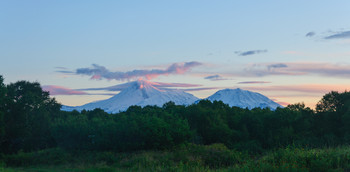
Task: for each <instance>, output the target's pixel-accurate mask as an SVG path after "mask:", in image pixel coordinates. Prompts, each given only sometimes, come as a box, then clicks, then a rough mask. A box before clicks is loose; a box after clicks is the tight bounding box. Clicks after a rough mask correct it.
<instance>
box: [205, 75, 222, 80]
mask: <svg viewBox="0 0 350 172" xmlns="http://www.w3.org/2000/svg"><path fill="white" fill-rule="evenodd" d="M204 79H208V80H211V81H221V80H227V79H226V78H224V77H222V76H220V75H210V76H207V77H204Z"/></svg>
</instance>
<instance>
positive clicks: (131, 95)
mask: <svg viewBox="0 0 350 172" xmlns="http://www.w3.org/2000/svg"><path fill="white" fill-rule="evenodd" d="M156 84H157V83H153V82H150V81H145V80H137V81H133V82H128V83H125V84H123V86H125V88H123V89H122V90H121V91H120V92H119V93H118V94H116V95H114V96H113V97H111V98H109V99H106V100H100V101H95V102H91V103H87V104H84V105H82V106H75V107H71V106H63V107H62V108H61V109H62V110H64V111H72V110H78V111H81V110H83V109H85V110H93V109H95V108H101V109H103V110H104V111H106V112H108V113H118V112H120V111H125V110H127V109H128V108H129V107H130V106H132V105H137V106H141V107H144V106H147V105H156V106H159V107H161V106H163V104H165V103H167V102H170V101H172V102H174V103H175V104H176V105H190V104H193V103H197V102H198V101H200V100H201V99H199V98H197V97H195V96H194V95H192V94H190V93H186V92H184V91H182V90H177V89H166V88H157V87H155V86H156ZM205 99H206V100H210V101H215V100H217V101H220V100H221V101H222V102H223V103H225V104H228V105H229V106H237V107H241V108H248V109H252V108H255V107H260V108H270V109H272V110H275V109H276V108H277V107H282V106H281V105H279V104H278V103H276V102H274V101H272V100H271V99H269V98H268V97H266V96H264V95H262V94H260V93H256V92H252V91H248V90H243V89H240V88H237V89H229V88H226V89H222V90H219V91H217V92H215V93H214V94H212V95H211V96H209V97H207V98H205Z"/></svg>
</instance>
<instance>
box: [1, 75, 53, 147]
mask: <svg viewBox="0 0 350 172" xmlns="http://www.w3.org/2000/svg"><path fill="white" fill-rule="evenodd" d="M6 99H7V104H6V107H5V108H6V113H5V118H4V119H5V123H6V125H5V142H6V145H7V146H8V147H7V148H6V150H8V151H10V152H11V151H17V150H19V149H23V150H32V149H40V148H45V147H48V146H49V144H50V143H49V142H50V140H52V139H51V138H50V130H49V126H50V119H51V115H53V114H54V113H58V112H59V110H60V105H59V104H58V103H57V102H56V101H55V99H53V98H50V97H49V93H48V92H46V91H43V90H42V88H41V87H40V84H39V83H37V82H34V83H31V82H27V81H18V82H16V83H11V84H9V85H7V95H6Z"/></svg>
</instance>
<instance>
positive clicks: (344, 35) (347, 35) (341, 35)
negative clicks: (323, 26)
mask: <svg viewBox="0 0 350 172" xmlns="http://www.w3.org/2000/svg"><path fill="white" fill-rule="evenodd" d="M348 38H350V31H342V32H338V33H336V34H332V35H329V36H326V37H324V39H348Z"/></svg>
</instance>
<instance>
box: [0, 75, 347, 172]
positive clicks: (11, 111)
mask: <svg viewBox="0 0 350 172" xmlns="http://www.w3.org/2000/svg"><path fill="white" fill-rule="evenodd" d="M60 108H61V105H60V104H59V103H57V101H56V100H55V99H54V98H51V97H50V94H49V92H46V91H43V90H42V88H41V86H40V84H39V83H37V82H28V81H17V82H15V83H10V84H7V85H6V84H4V78H3V77H2V76H0V171H1V170H3V171H130V170H131V171H217V170H219V171H329V170H333V171H334V170H335V171H345V170H349V169H350V146H349V143H350V92H347V91H345V92H337V91H332V92H329V93H327V94H325V95H324V96H323V98H322V99H321V100H320V101H319V102H318V103H317V105H316V107H315V109H311V108H309V107H305V105H304V104H303V103H297V104H291V105H288V106H287V107H285V108H277V109H276V110H274V111H272V110H270V109H268V108H265V109H261V108H254V109H251V110H249V109H243V108H239V107H230V106H228V105H226V104H224V103H223V102H221V101H214V102H210V101H207V100H201V101H200V102H199V103H197V104H192V105H189V106H183V105H175V104H174V103H173V102H168V103H166V104H164V105H163V106H162V107H157V106H146V107H140V106H131V107H129V108H128V110H127V111H125V112H120V113H117V114H109V113H106V112H104V111H103V110H101V109H95V110H92V111H85V110H83V111H81V112H78V111H72V112H65V111H61V110H60Z"/></svg>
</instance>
